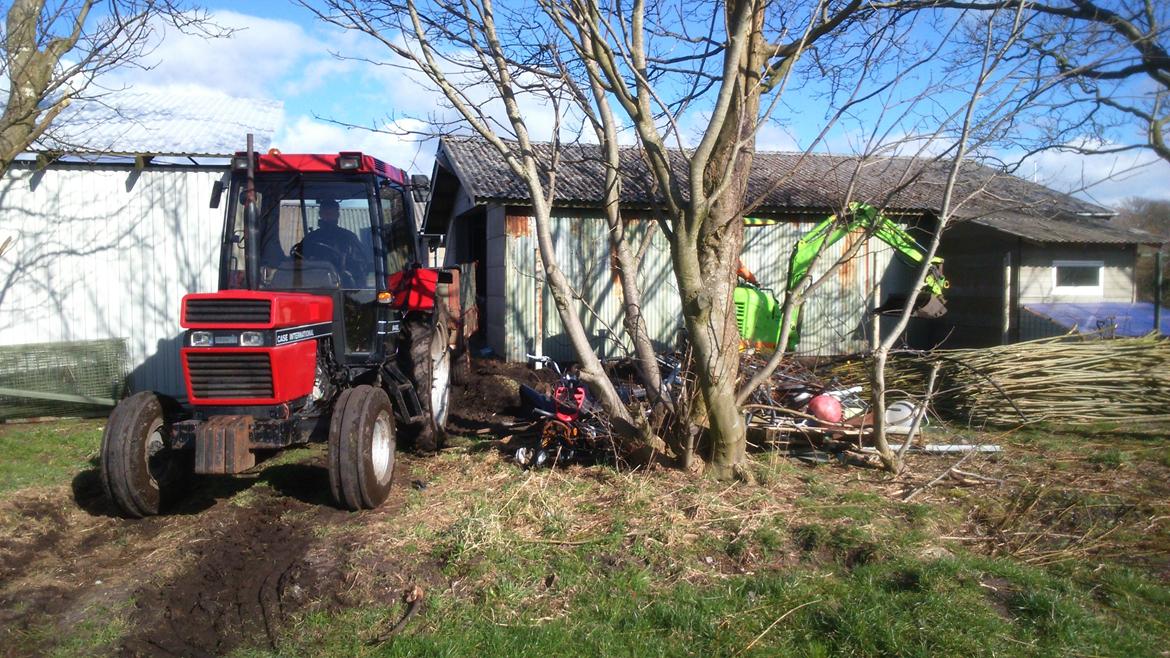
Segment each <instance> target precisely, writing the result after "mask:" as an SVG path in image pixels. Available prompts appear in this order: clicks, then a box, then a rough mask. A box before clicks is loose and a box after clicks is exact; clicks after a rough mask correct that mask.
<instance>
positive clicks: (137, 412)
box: [101, 391, 194, 518]
mask: <svg viewBox="0 0 1170 658" xmlns="http://www.w3.org/2000/svg"><path fill="white" fill-rule="evenodd" d="M170 431H171V430H170V426H169V425H168V424H167V422H166V416H165V414H164V413H163V401H162V400H160V399H159V396H158V395H155V394H154V393H150V392H146V391H144V392H141V393H135V394H134V395H132V396H130V397H128V398H126V399H125V400H122V401H121V402H120V403H118V406H117V407H114V411H113V413H111V414H110V418H109V420H108V421H107V422H106V429H105V432H103V433H102V449H101V476H102V487H103V488H104V489H105V491H106V495H107V496H108V497H109V498H110V500H112V501H113V502H114V504H115V505H117V506H118V509H120V510H121V511H122V512H123V513H124V514H125V515H126V516H129V517H133V518H142V517H145V516H154V515H156V514H158V513H159V512H161V511H162V510H163V509H165V508H166V507H167V506H168V505H170V504H171V503H172V502H174V500H175V499H176V498H177V497H178V496H179V495H181V494H182V493H183V491H184V490H185V489H186V485H187V482H188V480H189V479H190V476H191V473H192V472H193V471H194V462H193V456H192V454H191V452H190V451H182V450H172V449H171V448H170V447H168V445H167V443H168V441H169V439H170Z"/></svg>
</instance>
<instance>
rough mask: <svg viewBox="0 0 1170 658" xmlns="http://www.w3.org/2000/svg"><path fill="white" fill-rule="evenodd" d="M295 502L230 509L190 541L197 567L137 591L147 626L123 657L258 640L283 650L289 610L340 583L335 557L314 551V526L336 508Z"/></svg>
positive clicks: (138, 624) (198, 651)
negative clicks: (312, 509) (308, 508)
mask: <svg viewBox="0 0 1170 658" xmlns="http://www.w3.org/2000/svg"><path fill="white" fill-rule="evenodd" d="M295 507H296V504H295V501H292V500H289V499H287V498H277V497H272V499H270V500H265V501H264V504H262V505H258V506H255V507H247V508H235V509H232V510H229V511H228V514H227V517H228V518H221V519H219V521H220V524H219V526H218V527H216V528H215V529H213V530H212V532H211V533H210V534H209V535H208V536H207V537H204V538H200V539H197V540H196V541H195V542H192V543H191V545H189V547H188V548H189V551H190V557H189V559H190V561H191V562H192V563H193V564H192V565H191V567H190V568H188V569H187V570H186V571H184V572H183V573H182V574H180V575H179V576H178V577H177V578H174V579H173V580H167V581H163V582H158V583H155V584H153V585H150V586H147V587H145V588H143V589H142V590H140V591H139V592H138V593H137V594H136V596H135V608H136V610H135V613H134V616H133V626H134V627H135V628H137V629H139V630H138V632H136V633H135V634H133V635H132V636H131V637H129V638H128V639H126V640H125V641H124V643H123V644H122V647H121V649H122V654H123V655H154V654H158V653H160V652H161V653H166V654H175V655H184V656H187V655H195V656H198V655H217V654H223V653H226V652H228V651H230V650H232V649H233V648H234V647H236V646H237V645H239V644H240V643H242V642H245V641H251V640H253V639H254V638H263V639H264V644H267V645H268V647H269V648H270V649H272V650H276V649H277V631H278V630H279V628H280V626H281V623H282V621H283V620H284V619H285V618H286V615H287V614H289V613H290V612H293V611H296V610H299V609H301V608H303V607H304V606H305V605H307V604H309V603H311V602H315V601H318V600H319V599H321V595H322V594H323V593H324V592H325V591H327V590H328V589H330V586H332V585H335V584H336V583H337V582H338V581H339V580H340V575H339V571H338V563H337V561H336V557H335V556H330V555H323V554H321V553H314V555H313V558H315V559H310V555H309V547H310V545H311V543H312V540H313V534H312V533H313V527H314V526H316V525H317V524H319V523H322V522H325V523H327V522H328V520H327V519H326V518H323V517H327V516H329V515H328V513H325V514H308V515H301V516H294V515H289V514H287V513H288V512H290V511H293V510H294V509H295ZM289 517H292V518H291V519H290V518H289Z"/></svg>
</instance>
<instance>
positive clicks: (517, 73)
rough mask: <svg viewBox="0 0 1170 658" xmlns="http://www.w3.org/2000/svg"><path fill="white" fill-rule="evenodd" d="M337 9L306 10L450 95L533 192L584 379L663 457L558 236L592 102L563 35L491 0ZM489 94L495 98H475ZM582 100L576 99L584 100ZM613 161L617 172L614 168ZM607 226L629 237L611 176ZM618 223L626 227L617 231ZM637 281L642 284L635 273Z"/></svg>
mask: <svg viewBox="0 0 1170 658" xmlns="http://www.w3.org/2000/svg"><path fill="white" fill-rule="evenodd" d="M326 5H327V8H325V9H320V8H316V7H314V6H312V5H309V4H305V6H306V7H308V8H310V9H312V10H313V11H315V12H316V13H317V14H318V16H319V17H321V18H322V19H323V20H326V21H328V22H330V23H332V24H334V25H338V26H340V27H343V28H346V29H351V30H357V31H360V32H364V33H366V34H368V35H370V36H372V37H374V38H375V39H376V40H378V41H379V42H380V43H381V44H382V45H384V46H385V47H386V48H387V49H388V50H389V51H390V52H391V53H393V54H394V55H395V56H397V57H398V58H400V61H402V62H405V63H407V64H408V65H409V67H410V68H411V69H412V70H415V71H418V72H420V73H422V74H423V75H424V76H425V77H426V79H427V80H428V81H429V82H430V83H431V84H433V85H434V86H435V87H436V88H437V89H438V90H439V91H441V92H442V94H443V96H444V98H445V99H446V100H447V102H448V103H449V104H450V106H451V107H452V108H453V109H454V110H455V112H456V114H457V115H458V119H459V121H461V122H465V124H466V125H468V126H470V128H471V129H472V130H473V131H474V132H475V133H477V134H478V135H479V136H480V137H482V138H484V139H486V140H487V141H488V142H489V143H490V144H491V145H492V146H493V147H494V149H495V150H496V151H497V152H498V153H499V154H500V156H501V157H502V159H503V160H504V162H505V163H506V164H507V166H508V169H509V171H511V173H512V174H513V175H515V176H517V177H518V178H519V179H520V180H522V181H524V184H525V185H526V186H527V188H528V193H529V196H530V198H531V203H532V214H533V217H534V222H535V227H536V237H537V245H538V249H539V253H540V259H541V263H542V265H543V267H544V271H545V280H546V282H547V285H548V286H549V290H550V293H551V295H552V298H553V302H554V304H555V306H556V308H557V312H558V315H559V316H560V319H561V323H562V326H563V327H564V328H565V332H566V334H567V335H568V338H569V341H570V343H571V344H572V346H573V350H574V352H575V353H576V355H577V358H578V363H579V365H580V372H581V378H582V380H583V381H585V383H586V384H588V386H589V387H590V390H591V391H592V393H593V394H594V395H595V396H597V398H598V400H599V402H600V403H601V405H602V406H603V408H604V409H605V411H606V412H607V413H608V414H609V416H610V418H611V420H612V421H613V423H614V426H615V430H616V431H617V433H618V438H619V439H621V440H622V441H623V443H624V444H625V447H626V448H627V451H628V452H629V453H630V454H631V455H632V456H633V457H634V458H635V459H636V460H639V461H643V460H646V459H649V458H650V457H651V456H652V455H653V454H655V453H661V452H662V451H663V449H664V445H663V443H662V441H661V439H659V438H658V437H656V436H654V435H653V433H652V432H651V431H650V428H649V425H648V423H647V422H646V419H645V418H643V417H640V416H635V415H632V414H630V413H629V410H628V409H626V407H625V406H624V405H623V404H622V401H621V399H620V398H619V396H618V394H617V391H616V389H615V388H614V386H613V383H612V382H611V381H610V380H609V378H608V377H607V375H606V373H605V371H604V369H603V367H602V364H601V361H600V359H599V358H598V356H597V354H596V353H595V352H594V351H593V348H592V346H591V345H590V342H589V337H588V334H587V333H586V331H585V329H584V326H583V324H582V321H581V316H580V308H579V304H578V300H577V299H576V298H575V294H574V291H573V289H572V286H571V285H570V283H569V281H568V279H567V278H566V276H565V274H564V272H563V271H562V269H561V267H560V264H559V263H558V261H557V257H556V251H555V249H554V245H553V238H552V230H551V214H552V208H553V204H554V201H555V199H556V189H557V187H556V185H557V167H558V164H559V160H560V158H561V157H562V149H561V142H560V139H559V138H560V137H561V127H562V121H564V120H565V119H566V113H565V110H564V107H565V105H566V104H570V103H572V102H573V101H574V99H575V100H578V101H579V100H580V99H581V98H583V95H582V93H581V90H580V89H579V88H573V87H572V86H571V85H568V84H567V82H566V81H565V80H563V79H560V78H561V76H562V75H564V74H565V69H564V67H563V66H560V62H559V60H558V59H557V57H558V55H559V52H560V46H559V45H558V44H557V43H556V40H555V34H556V31H555V30H551V29H545V28H546V27H547V25H545V26H542V25H540V24H537V23H534V22H533V21H532V20H530V18H529V17H526V16H522V15H521V14H520V13H519V12H512V13H508V14H507V18H506V19H505V20H504V21H502V22H497V21H498V13H497V10H496V9H495V7H494V6H493V4H492V3H491V1H490V0H467V1H448V0H435V2H432V3H430V5H428V6H427V7H424V8H423V9H421V10H420V8H419V6H417V5H416V3H415V2H413V1H412V0H406V2H401V3H398V2H364V1H362V2H358V1H353V0H330V2H328V3H326ZM477 93H486V96H487V97H486V98H476V97H475V94H477ZM574 94H576V96H575V97H574ZM534 96H535V97H538V98H540V99H541V100H542V101H545V102H547V103H549V104H550V106H551V111H552V113H553V115H554V117H555V118H554V128H553V132H552V140H553V141H552V143H551V144H550V145H548V147H547V148H544V147H542V145H540V144H538V143H537V142H536V141H535V140H534V138H533V137H532V134H531V132H530V130H529V126H528V122H527V120H526V117H525V113H524V111H523V108H522V106H521V104H522V102H523V101H524V99H525V98H526V97H527V98H529V99H531V98H533V97H534ZM497 99H498V101H499V102H500V103H501V104H502V106H503V118H502V119H500V118H499V117H498V116H497V115H496V114H494V113H493V110H494V109H495V108H494V107H493V103H492V101H494V100H497ZM590 118H591V119H592V120H593V124H594V126H595V128H596V129H598V130H601V131H602V133H605V132H606V131H607V130H608V129H607V128H606V127H605V118H604V114H598V113H591V114H590ZM612 157H613V155H612V154H610V158H611V159H609V160H607V161H608V162H610V166H609V167H608V168H609V169H610V170H611V172H612V169H613V167H614V161H613V160H612ZM606 187H607V194H606V196H607V199H608V200H609V203H607V206H608V207H607V216H608V217H610V221H611V225H613V226H617V227H620V217H619V216H618V215H617V214H616V207H615V205H614V204H615V203H616V201H615V200H616V199H617V198H618V197H617V196H616V194H618V193H619V189H618V188H617V184H616V179H615V178H614V177H613V176H612V175H607V186H606ZM614 222H617V223H616V224H614ZM627 268H629V271H627V272H626V274H627V275H632V274H634V272H633V268H632V263H630V264H625V265H623V269H627Z"/></svg>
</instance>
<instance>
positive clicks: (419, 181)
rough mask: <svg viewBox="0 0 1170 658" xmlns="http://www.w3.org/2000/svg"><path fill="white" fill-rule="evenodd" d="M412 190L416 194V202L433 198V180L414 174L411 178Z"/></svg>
mask: <svg viewBox="0 0 1170 658" xmlns="http://www.w3.org/2000/svg"><path fill="white" fill-rule="evenodd" d="M410 189H411V192H413V193H414V200H415V201H417V202H419V203H424V202H426V200H427V199H429V198H431V178H430V176H426V175H424V174H413V175H412V176H411V177H410Z"/></svg>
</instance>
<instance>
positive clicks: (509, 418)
mask: <svg viewBox="0 0 1170 658" xmlns="http://www.w3.org/2000/svg"><path fill="white" fill-rule="evenodd" d="M471 372H472V376H471V378H470V380H469V381H468V382H467V383H466V384H464V385H462V386H455V387H453V388H452V390H451V417H450V420H449V421H448V426H449V427H450V430H451V432H452V433H454V434H459V433H461V432H466V433H474V432H480V431H483V430H487V431H488V432H490V433H492V434H495V435H496V436H502V435H504V434H507V433H508V432H507V426H508V425H510V424H511V423H512V422H514V421H515V420H516V416H517V415H518V414H520V385H521V384H527V385H528V386H532V387H534V388H538V389H539V388H540V387H547V386H550V385H551V384H553V383H555V382H556V380H557V377H556V373H554V372H553V371H551V370H548V369H545V370H533V369H532V368H530V367H528V366H527V365H525V364H523V363H505V362H503V361H501V360H499V359H479V358H476V359H472V361H471Z"/></svg>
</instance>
